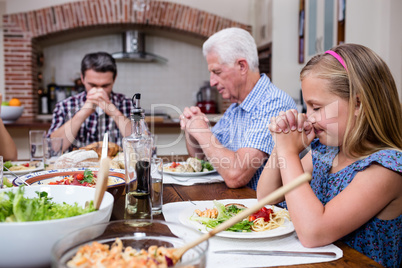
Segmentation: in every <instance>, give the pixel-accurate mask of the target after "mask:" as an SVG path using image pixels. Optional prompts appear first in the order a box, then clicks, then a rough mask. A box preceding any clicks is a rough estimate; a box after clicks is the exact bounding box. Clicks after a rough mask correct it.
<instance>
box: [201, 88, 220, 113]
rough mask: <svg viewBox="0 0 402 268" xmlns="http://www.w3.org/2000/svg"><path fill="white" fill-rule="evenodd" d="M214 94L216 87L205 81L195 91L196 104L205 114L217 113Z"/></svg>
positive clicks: (215, 93)
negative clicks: (196, 91)
mask: <svg viewBox="0 0 402 268" xmlns="http://www.w3.org/2000/svg"><path fill="white" fill-rule="evenodd" d="M216 95H217V90H216V88H215V87H211V86H210V85H209V82H208V81H206V82H205V83H204V86H202V87H201V88H200V90H199V91H198V93H197V106H198V107H200V110H201V112H203V113H205V114H216V113H217V105H216Z"/></svg>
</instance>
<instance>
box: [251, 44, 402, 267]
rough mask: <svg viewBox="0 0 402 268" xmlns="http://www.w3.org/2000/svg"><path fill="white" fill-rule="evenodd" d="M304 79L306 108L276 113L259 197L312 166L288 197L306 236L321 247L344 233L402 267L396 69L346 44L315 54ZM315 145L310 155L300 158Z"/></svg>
mask: <svg viewBox="0 0 402 268" xmlns="http://www.w3.org/2000/svg"><path fill="white" fill-rule="evenodd" d="M300 78H301V83H302V91H303V97H304V101H305V103H306V104H307V114H300V113H298V112H297V111H295V110H289V111H287V112H282V113H280V114H279V116H277V117H276V118H272V119H271V124H270V127H269V128H270V131H271V133H272V135H273V137H274V141H275V148H274V151H273V153H272V154H271V157H270V158H269V160H268V163H267V165H266V167H265V168H264V172H263V173H262V175H261V177H260V180H259V183H258V187H257V197H258V199H261V198H262V197H264V196H265V195H267V194H269V193H270V192H272V191H273V190H275V189H276V188H278V187H279V186H281V185H282V184H286V183H288V182H290V181H291V180H292V179H294V178H296V177H297V176H298V175H300V174H302V173H304V172H310V173H312V176H313V179H312V181H311V183H310V184H308V183H305V184H303V185H301V186H300V187H298V188H296V189H295V190H294V191H292V192H290V193H288V194H286V195H285V201H286V203H285V204H284V205H286V206H287V208H288V210H289V213H290V216H291V218H292V221H293V224H294V226H295V229H296V232H297V236H298V238H299V239H300V242H301V243H302V244H303V245H304V246H306V247H318V246H323V245H327V244H329V243H332V242H334V241H336V240H338V239H341V240H342V241H344V242H345V243H346V244H348V245H349V246H351V247H353V248H355V249H356V250H358V251H360V252H362V253H363V254H365V255H367V256H369V257H370V258H372V259H374V260H375V261H377V262H379V263H381V264H382V265H385V266H387V267H399V265H400V263H401V259H402V231H401V230H402V151H401V148H402V109H401V104H400V103H399V97H398V93H397V89H396V86H395V82H394V80H393V78H392V75H391V72H390V70H389V69H388V67H387V65H386V64H385V62H384V61H383V60H381V58H380V57H379V56H378V55H377V54H375V53H374V52H373V51H371V50H370V49H368V48H366V47H364V46H361V45H356V44H343V45H340V46H337V47H335V48H333V49H332V50H330V51H327V52H325V53H324V54H321V55H317V56H315V57H313V58H312V59H311V60H310V61H309V62H308V63H307V65H306V66H305V67H304V68H303V69H302V71H301V73H300ZM308 145H310V146H311V153H308V154H307V155H306V156H305V157H303V159H302V160H300V158H299V153H300V152H302V151H303V149H304V148H305V147H306V146H308ZM277 201H281V200H277Z"/></svg>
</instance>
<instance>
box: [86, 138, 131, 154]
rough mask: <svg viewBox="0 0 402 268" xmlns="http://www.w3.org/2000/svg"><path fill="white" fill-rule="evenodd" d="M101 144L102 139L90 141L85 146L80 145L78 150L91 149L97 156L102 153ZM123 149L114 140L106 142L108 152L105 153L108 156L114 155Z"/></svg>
mask: <svg viewBox="0 0 402 268" xmlns="http://www.w3.org/2000/svg"><path fill="white" fill-rule="evenodd" d="M102 146H103V141H98V142H94V143H91V144H89V145H87V146H85V147H81V148H80V150H87V151H89V150H93V151H95V152H96V153H97V154H98V157H101V154H102ZM122 150H123V149H122V148H121V147H120V146H119V145H117V144H116V143H114V142H109V143H108V152H107V155H108V156H109V157H114V156H115V155H116V154H117V153H118V152H120V151H122Z"/></svg>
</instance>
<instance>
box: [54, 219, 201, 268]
mask: <svg viewBox="0 0 402 268" xmlns="http://www.w3.org/2000/svg"><path fill="white" fill-rule="evenodd" d="M201 235H202V234H201V233H200V232H198V231H196V230H193V229H191V228H188V227H186V226H183V225H181V224H177V223H172V222H165V221H158V220H153V221H152V220H120V221H112V222H109V223H103V224H97V225H93V226H91V227H86V228H83V229H80V230H77V231H75V232H73V233H70V234H68V235H67V236H65V237H64V238H62V239H60V240H59V241H58V242H57V243H56V244H55V246H54V247H53V250H52V267H59V268H62V267H63V268H64V267H67V265H66V263H67V262H68V261H69V260H70V259H71V258H72V257H73V256H74V255H75V253H76V252H77V250H78V248H79V247H80V246H82V245H85V244H91V242H92V241H98V242H99V243H102V244H108V245H111V244H112V243H113V242H114V241H115V240H116V238H120V239H121V241H122V243H123V246H124V247H127V246H131V247H133V248H134V249H136V250H140V249H148V247H149V246H151V245H156V246H158V247H160V246H163V247H167V248H172V247H174V248H179V247H182V246H184V245H185V244H187V243H189V242H193V241H195V240H196V239H197V238H199V237H200V236H201ZM207 251H208V241H204V242H202V243H200V244H199V245H197V246H195V247H193V248H191V249H189V250H188V251H187V252H186V253H185V254H184V255H183V257H182V259H181V260H180V262H178V263H177V264H176V265H175V266H174V267H183V268H184V267H194V268H203V267H205V266H206V258H207ZM141 267H142V266H141ZM144 267H145V266H144Z"/></svg>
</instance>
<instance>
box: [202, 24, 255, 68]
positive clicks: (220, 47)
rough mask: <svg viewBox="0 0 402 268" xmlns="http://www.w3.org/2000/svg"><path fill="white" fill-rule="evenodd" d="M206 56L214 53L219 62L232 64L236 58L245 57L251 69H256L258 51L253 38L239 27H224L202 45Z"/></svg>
mask: <svg viewBox="0 0 402 268" xmlns="http://www.w3.org/2000/svg"><path fill="white" fill-rule="evenodd" d="M202 53H203V54H204V57H206V56H207V55H208V54H210V53H216V54H217V55H218V56H219V58H220V60H221V63H223V64H228V65H233V64H234V63H235V62H236V60H237V59H239V58H245V59H246V61H247V63H248V65H249V67H250V69H251V70H252V71H257V70H258V51H257V45H256V44H255V40H254V38H253V37H252V36H251V34H250V33H249V32H248V31H246V30H244V29H241V28H226V29H223V30H221V31H219V32H216V33H214V34H213V35H211V36H210V37H209V38H208V40H207V41H205V42H204V44H203V46H202Z"/></svg>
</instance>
